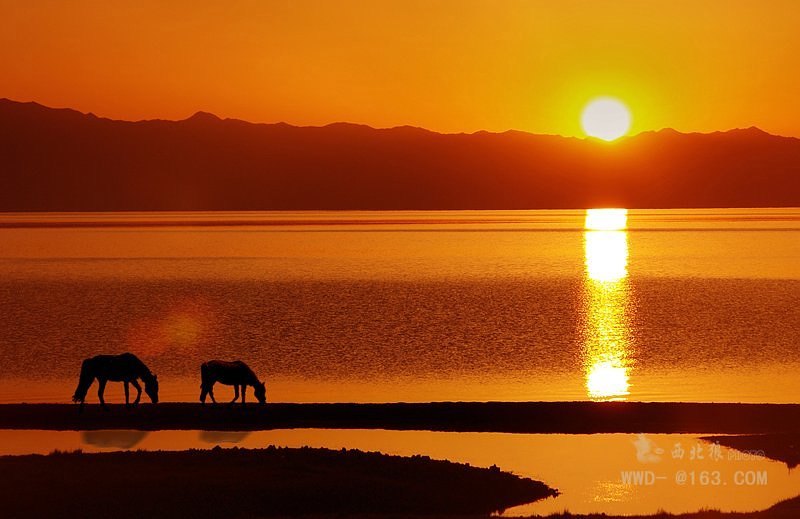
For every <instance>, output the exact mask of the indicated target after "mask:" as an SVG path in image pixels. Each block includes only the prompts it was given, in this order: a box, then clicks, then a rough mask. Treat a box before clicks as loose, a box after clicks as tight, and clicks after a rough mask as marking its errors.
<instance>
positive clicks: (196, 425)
mask: <svg viewBox="0 0 800 519" xmlns="http://www.w3.org/2000/svg"><path fill="white" fill-rule="evenodd" d="M299 427H318V428H339V429H352V428H367V429H372V428H375V429H396V430H411V429H414V430H432V431H477V432H514V433H640V432H650V433H706V434H715V433H720V434H723V433H724V434H733V433H736V434H761V433H786V432H797V431H800V405H797V404H709V403H642V402H488V403H478V402H438V403H420V404H402V403H399V404H266V405H263V406H260V405H258V404H249V405H248V406H247V407H246V408H242V407H241V406H234V407H232V406H229V405H226V404H220V405H218V406H212V405H207V406H205V407H202V406H200V404H190V403H160V404H156V405H153V404H142V405H140V406H139V407H137V408H133V409H126V408H125V407H124V406H121V405H113V406H110V409H109V410H108V411H104V410H102V409H101V408H100V407H99V406H97V405H87V406H86V408H85V409H84V411H83V412H82V413H79V412H78V407H77V406H76V405H72V404H4V405H0V428H3V429H49V430H92V429H140V430H160V429H201V430H216V431H219V430H239V431H248V430H263V429H281V428H299Z"/></svg>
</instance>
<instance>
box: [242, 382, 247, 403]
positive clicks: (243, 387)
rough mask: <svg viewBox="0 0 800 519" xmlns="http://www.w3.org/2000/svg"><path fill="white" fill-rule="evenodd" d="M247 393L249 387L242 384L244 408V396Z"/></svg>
mask: <svg viewBox="0 0 800 519" xmlns="http://www.w3.org/2000/svg"><path fill="white" fill-rule="evenodd" d="M246 393H247V386H246V385H244V384H242V407H244V395H245V394H246Z"/></svg>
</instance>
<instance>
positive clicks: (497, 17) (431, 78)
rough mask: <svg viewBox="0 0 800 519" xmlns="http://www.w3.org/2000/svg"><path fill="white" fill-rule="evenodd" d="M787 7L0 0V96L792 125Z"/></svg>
mask: <svg viewBox="0 0 800 519" xmlns="http://www.w3.org/2000/svg"><path fill="white" fill-rule="evenodd" d="M798 27H800V8H799V7H798V3H797V2H796V1H791V0H786V1H782V0H775V1H770V2H755V1H751V2H741V1H733V0H724V1H707V2H698V1H674V0H673V1H658V2H656V1H652V2H649V1H638V2H637V1H610V2H605V1H564V0H558V1H555V0H554V1H536V2H535V1H530V2H522V1H489V0H487V1H474V0H458V1H456V0H454V1H431V0H425V1H422V0H421V1H411V0H403V1H395V2H389V1H369V2H367V1H336V2H333V1H324V0H323V1H295V0H293V1H281V2H278V1H274V2H270V1H239V2H201V1H197V0H192V1H171V2H161V1H137V2H107V1H102V2H101V1H97V2H59V1H52V2H51V1H40V2H17V1H15V2H10V1H4V0H0V70H2V71H3V72H2V81H0V97H7V98H10V99H14V100H19V101H37V102H39V103H42V104H45V105H48V106H56V107H71V108H76V109H78V110H81V111H85V112H94V113H96V114H98V115H102V116H107V117H112V118H120V119H146V118H166V119H182V118H185V117H187V116H189V115H191V114H192V113H193V112H195V111H197V110H205V111H209V112H213V113H215V114H217V115H220V116H222V117H235V118H240V119H246V120H251V121H258V122H277V121H286V122H289V123H292V124H298V125H320V124H327V123H331V122H335V121H351V122H357V123H365V124H369V125H372V126H377V127H387V126H397V125H403V124H409V125H414V126H422V127H426V128H430V129H432V130H437V131H444V132H461V131H465V132H472V131H476V130H481V129H485V130H490V131H503V130H507V129H519V130H524V131H530V132H534V133H554V134H563V135H576V136H582V135H583V132H582V130H581V127H580V121H579V118H580V112H581V109H582V107H583V106H584V105H585V104H586V103H587V102H588V101H589V100H590V99H592V98H594V97H597V96H614V97H616V98H618V99H620V100H622V101H624V102H625V103H626V104H627V105H628V107H629V108H630V110H631V112H632V114H633V124H632V127H631V133H638V132H640V131H645V130H652V129H659V128H663V127H672V128H676V129H678V130H680V131H703V132H706V131H714V130H721V129H729V128H735V127H748V126H753V125H755V126H759V127H761V128H762V129H764V130H766V131H769V132H771V133H775V134H780V135H790V136H798V137H800V100H798V83H799V82H800V66H799V65H800V58H798V56H800V31H798V29H797V28H798Z"/></svg>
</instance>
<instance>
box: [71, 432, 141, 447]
mask: <svg viewBox="0 0 800 519" xmlns="http://www.w3.org/2000/svg"><path fill="white" fill-rule="evenodd" d="M147 435H148V432H147V431H126V430H114V431H83V432H81V440H82V441H83V443H85V444H86V445H94V446H95V447H100V448H103V449H130V448H132V447H134V446H135V445H137V444H138V443H139V442H141V441H142V440H144V438H145V437H146V436H147Z"/></svg>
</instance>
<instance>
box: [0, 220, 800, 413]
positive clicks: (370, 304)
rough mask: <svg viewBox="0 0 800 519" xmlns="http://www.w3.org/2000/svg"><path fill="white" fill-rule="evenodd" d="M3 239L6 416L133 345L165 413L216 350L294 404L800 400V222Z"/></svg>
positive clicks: (99, 225) (140, 225)
mask: <svg viewBox="0 0 800 519" xmlns="http://www.w3.org/2000/svg"><path fill="white" fill-rule="evenodd" d="M620 216H621V217H622V221H621V222H620V221H618V217H620ZM0 244H1V245H2V246H0V401H2V402H22V401H25V402H67V401H69V400H70V397H71V396H72V393H73V391H74V389H75V385H76V383H77V376H78V372H79V370H80V364H81V361H82V360H83V359H84V358H86V357H89V356H92V355H95V354H98V353H114V352H123V351H131V352H134V353H135V354H137V355H138V356H139V357H140V358H142V359H143V360H144V361H145V362H146V363H147V364H148V365H149V366H150V368H151V369H152V370H153V371H154V372H156V373H157V374H158V375H159V380H160V383H161V398H162V400H176V401H194V400H196V399H197V398H198V394H199V365H200V363H201V362H202V361H204V360H208V359H213V358H219V359H237V358H238V359H242V360H244V361H246V362H247V363H248V364H250V365H251V367H253V368H254V369H255V371H256V372H257V373H258V374H259V375H260V376H261V377H262V378H264V379H265V380H266V381H267V397H268V399H269V400H270V401H276V402H310V401H317V402H345V401H346V402H389V401H439V400H465V401H487V400H507V401H527V400H551V401H553V400H587V399H588V400H643V401H717V402H796V401H798V400H800V377H798V373H800V348H797V346H798V343H797V336H798V330H800V209H752V210H751V209H732V210H631V211H628V212H627V215H624V214H622V215H620V214H617V213H611V214H605V215H604V214H603V213H599V214H595V215H594V216H593V215H592V214H591V213H590V214H587V212H586V211H445V212H389V213H386V212H293V213H262V212H255V213H115V214H104V213H99V214H97V213H95V214H74V213H70V214H4V215H2V216H0ZM226 389H227V388H220V389H219V390H218V391H217V394H218V397H219V398H220V399H225V398H228V397H230V396H232V391H226ZM229 393H230V394H229ZM106 397H107V400H108V401H112V402H114V401H117V402H118V401H120V400H121V399H122V387H121V385H119V384H112V385H110V386H109V388H108V389H107V391H106ZM95 398H96V397H95V396H94V391H93V390H92V391H90V400H89V401H90V402H91V401H94V399H95Z"/></svg>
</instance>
